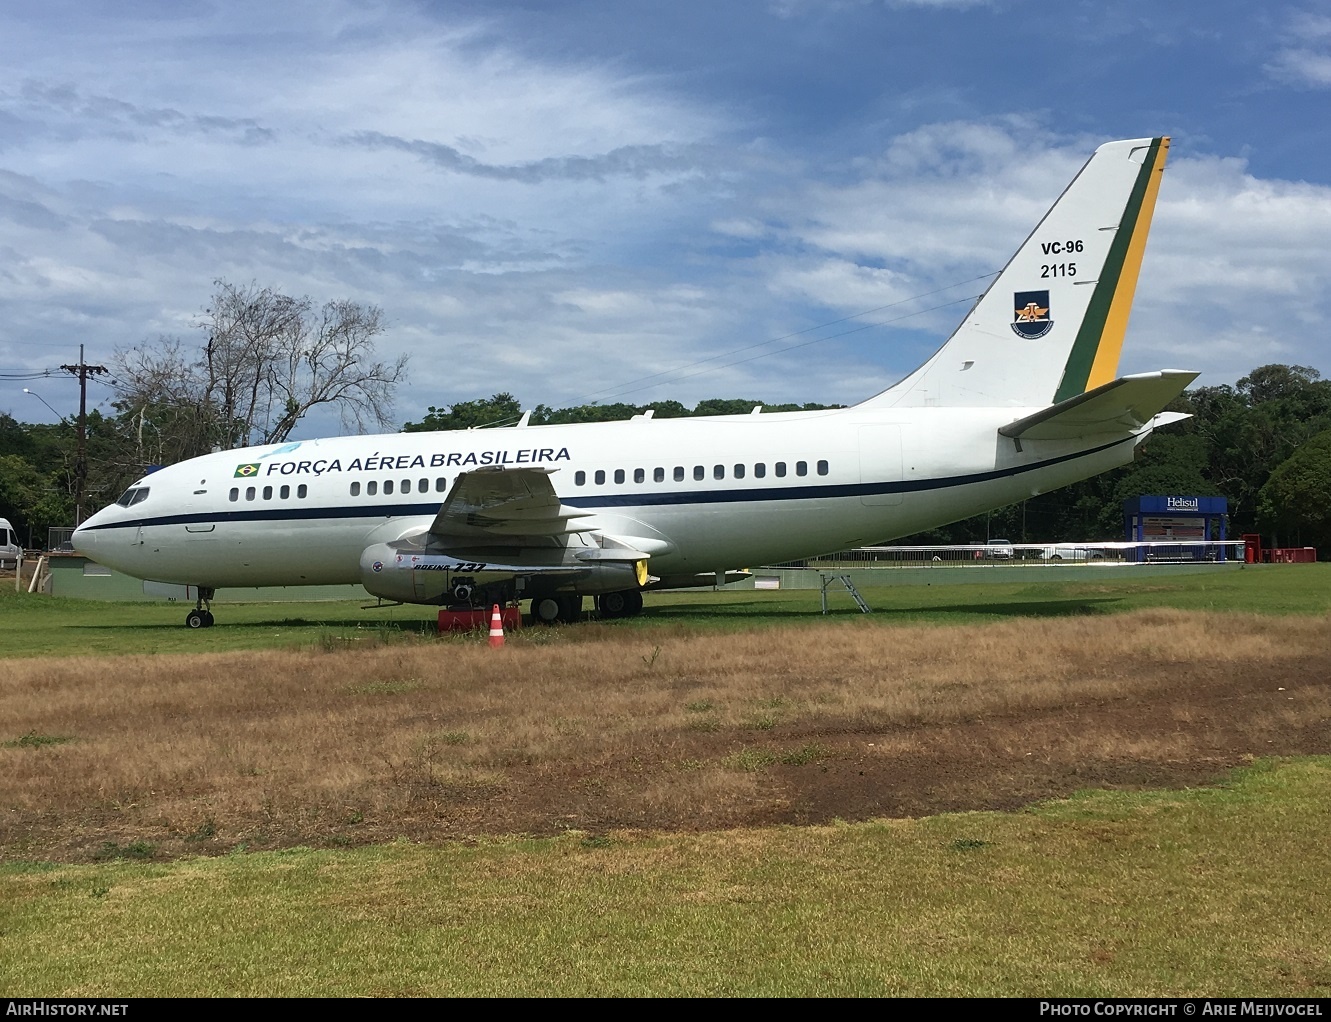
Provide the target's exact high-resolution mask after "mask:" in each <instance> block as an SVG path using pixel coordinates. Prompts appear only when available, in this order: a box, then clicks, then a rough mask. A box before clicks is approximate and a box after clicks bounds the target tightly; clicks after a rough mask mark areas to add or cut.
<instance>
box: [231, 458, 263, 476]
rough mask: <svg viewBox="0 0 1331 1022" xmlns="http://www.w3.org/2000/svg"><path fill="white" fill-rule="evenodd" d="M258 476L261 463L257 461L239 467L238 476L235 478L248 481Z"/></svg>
mask: <svg viewBox="0 0 1331 1022" xmlns="http://www.w3.org/2000/svg"><path fill="white" fill-rule="evenodd" d="M258 474H259V463H258V462H257V461H254V462H251V463H250V464H248V465H237V466H236V474H235V476H234V477H233V478H235V479H248V478H249V477H250V476H257V475H258Z"/></svg>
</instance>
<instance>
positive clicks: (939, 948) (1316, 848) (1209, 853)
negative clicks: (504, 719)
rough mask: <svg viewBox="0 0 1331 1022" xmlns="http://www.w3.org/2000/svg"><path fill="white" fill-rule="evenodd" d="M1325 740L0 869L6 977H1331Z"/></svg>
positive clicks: (669, 986)
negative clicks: (1067, 790)
mask: <svg viewBox="0 0 1331 1022" xmlns="http://www.w3.org/2000/svg"><path fill="white" fill-rule="evenodd" d="M1328 791H1331V760H1329V759H1327V758H1321V759H1316V760H1305V761H1302V762H1298V763H1276V762H1266V763H1262V764H1260V765H1258V766H1255V767H1253V768H1251V769H1248V770H1245V771H1242V772H1240V773H1239V774H1237V775H1236V776H1235V777H1233V778H1232V779H1230V780H1229V781H1226V782H1223V783H1221V784H1220V785H1218V786H1216V787H1214V788H1210V789H1207V790H1191V791H1185V792H1175V793H1147V794H1141V793H1134V794H1125V793H1104V792H1097V793H1093V794H1087V795H1083V796H1079V797H1077V798H1073V799H1070V800H1067V801H1062V802H1056V803H1053V804H1048V805H1043V806H1039V807H1036V808H1033V809H1031V810H1028V811H1026V812H1021V813H1012V814H997V813H967V814H956V815H947V816H939V817H933V818H930V819H924V820H901V821H882V822H876V823H866V824H860V825H855V826H830V827H809V828H784V829H777V830H771V829H764V830H757V831H753V830H742V831H729V832H722V833H709V834H697V835H639V834H622V835H614V836H611V837H606V838H597V839H591V838H588V837H587V836H586V835H581V834H577V833H570V834H567V835H565V836H563V837H560V838H555V839H548V840H536V841H532V840H500V841H493V842H490V841H485V842H478V843H473V844H469V845H461V844H452V845H445V846H443V847H428V846H422V845H417V844H410V843H402V842H399V843H395V844H391V845H386V846H380V847H376V848H369V849H364V850H359V851H355V852H349V851H315V850H311V849H302V848H295V849H290V850H287V851H282V852H276V853H262V854H246V855H232V856H227V857H224V858H212V859H193V860H187V861H181V862H174V863H167V864H143V863H135V862H120V863H116V864H114V865H107V866H54V867H53V866H43V865H10V866H3V867H0V929H3V932H4V934H5V945H6V947H7V948H8V949H9V950H7V951H6V952H5V953H4V954H5V959H6V960H5V962H4V969H3V973H4V976H5V978H6V982H5V987H6V990H7V993H9V994H11V995H14V996H24V997H27V996H39V995H40V996H63V997H76V996H107V995H115V996H215V995H277V996H282V995H288V996H289V995H302V994H311V993H314V994H326V995H340V996H361V995H370V996H383V995H449V996H452V995H480V996H498V995H513V996H523V995H547V996H549V995H563V996H576V995H593V996H601V995H653V994H655V995H750V996H755V995H756V996H767V995H776V996H782V995H784V996H857V995H860V996H882V995H911V996H939V995H942V996H947V995H953V996H957V995H960V996H981V995H985V996H1014V995H1015V996H1059V997H1077V996H1115V995H1117V996H1213V997H1239V996H1284V997H1288V996H1294V997H1326V996H1328V995H1331V961H1328V957H1327V944H1326V934H1327V933H1328V932H1331V906H1329V905H1328V901H1327V899H1326V898H1325V897H1323V896H1321V892H1322V890H1323V888H1324V884H1325V878H1326V875H1327V873H1328V870H1331V845H1329V844H1328V842H1327V840H1326V837H1327V831H1328V819H1327V816H1328V802H1327V798H1326V796H1327V792H1328Z"/></svg>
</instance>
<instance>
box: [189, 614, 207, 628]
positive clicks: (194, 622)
mask: <svg viewBox="0 0 1331 1022" xmlns="http://www.w3.org/2000/svg"><path fill="white" fill-rule="evenodd" d="M208 624H209V622H208V619H207V618H206V617H204V616H203V611H201V610H191V611H190V612H189V613H188V614H186V615H185V627H186V628H207V627H208Z"/></svg>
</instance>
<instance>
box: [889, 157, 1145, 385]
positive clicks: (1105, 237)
mask: <svg viewBox="0 0 1331 1022" xmlns="http://www.w3.org/2000/svg"><path fill="white" fill-rule="evenodd" d="M1168 151H1169V139H1168V138H1139V139H1129V140H1126V141H1122V142H1108V143H1106V144H1105V145H1102V146H1100V148H1099V149H1097V150H1096V151H1095V153H1094V154H1093V155H1092V156H1091V158H1090V160H1089V161H1087V163H1086V166H1084V167H1082V169H1081V171H1080V172H1079V173H1078V174H1077V176H1076V177H1075V178H1074V179H1073V181H1072V183H1071V184H1070V185H1068V187H1067V189H1066V190H1065V191H1064V192H1063V194H1062V195H1061V196H1059V198H1058V201H1057V202H1055V203H1054V205H1053V208H1052V209H1050V210H1049V212H1048V213H1046V214H1045V216H1044V219H1043V220H1041V221H1040V223H1039V226H1037V227H1036V228H1035V230H1034V231H1033V232H1031V235H1030V237H1028V238H1027V239H1026V241H1025V242H1024V243H1023V244H1022V246H1021V248H1020V249H1018V250H1017V254H1016V255H1014V256H1013V257H1012V259H1011V260H1010V261H1009V262H1008V264H1007V266H1005V267H1004V268H1003V272H1002V273H1000V274H999V275H998V278H997V279H996V280H995V281H994V282H993V284H991V285H990V287H989V289H988V290H987V291H986V292H985V294H984V296H983V297H982V298H981V299H980V300H979V302H977V303H976V305H975V307H974V308H973V309H971V311H970V313H969V314H968V315H967V316H966V319H965V320H964V321H963V322H962V324H961V325H960V326H959V327H957V329H956V331H955V332H954V333H953V334H952V336H951V337H950V338H948V341H947V343H946V344H944V345H943V346H942V347H941V348H940V349H939V350H938V351H937V352H935V353H934V355H933V357H932V358H930V359H929V361H928V362H926V363H925V364H924V365H922V366H921V367H920V368H919V369H917V370H916V371H915V372H913V373H911V375H910V376H908V377H906V379H904V380H902V381H901V382H900V383H898V384H896V385H895V386H894V387H892V388H891V389H889V390H886V391H884V392H883V393H881V394H879V395H877V396H876V397H872V398H870V399H869V400H868V401H866V402H864V404H866V405H870V406H873V405H879V406H892V405H895V406H902V407H919V406H923V405H939V406H944V407H982V406H986V407H1027V408H1030V407H1038V406H1043V405H1048V404H1053V403H1055V402H1058V401H1065V400H1067V399H1068V398H1071V397H1075V396H1076V395H1078V394H1082V393H1085V392H1086V391H1088V390H1093V389H1095V388H1096V387H1099V386H1102V385H1103V384H1106V383H1108V382H1110V381H1111V380H1113V379H1114V376H1115V374H1116V373H1117V371H1118V358H1119V352H1120V351H1121V350H1122V348H1123V335H1124V332H1125V331H1126V330H1127V326H1128V312H1129V311H1130V309H1131V308H1132V297H1133V293H1134V292H1135V290H1136V287H1137V272H1138V270H1139V269H1140V268H1141V261H1142V253H1143V252H1144V251H1145V248H1146V235H1147V233H1148V232H1149V230H1150V227H1151V214H1152V213H1153V212H1154V210H1155V199H1156V194H1157V193H1158V192H1159V189H1160V178H1161V174H1162V171H1163V170H1164V166H1165V156H1166V154H1167V153H1168Z"/></svg>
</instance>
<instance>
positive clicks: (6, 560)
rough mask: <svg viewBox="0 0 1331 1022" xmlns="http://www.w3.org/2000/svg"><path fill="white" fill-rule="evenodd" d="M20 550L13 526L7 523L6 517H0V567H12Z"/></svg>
mask: <svg viewBox="0 0 1331 1022" xmlns="http://www.w3.org/2000/svg"><path fill="white" fill-rule="evenodd" d="M21 550H22V548H21V547H20V546H19V545H18V533H17V532H16V531H14V526H12V525H10V524H9V519H8V518H0V568H12V567H14V565H15V564H17V563H18V555H19V553H20V551H21Z"/></svg>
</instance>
